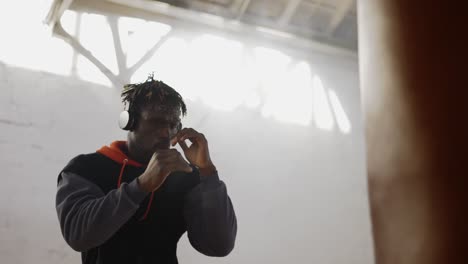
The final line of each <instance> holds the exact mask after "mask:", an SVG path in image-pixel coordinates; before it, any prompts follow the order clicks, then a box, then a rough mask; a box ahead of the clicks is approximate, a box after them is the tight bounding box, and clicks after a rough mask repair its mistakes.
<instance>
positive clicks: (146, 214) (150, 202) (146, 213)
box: [140, 192, 154, 220]
mask: <svg viewBox="0 0 468 264" xmlns="http://www.w3.org/2000/svg"><path fill="white" fill-rule="evenodd" d="M153 196H154V192H151V197H150V200H149V203H148V207H146V212H145V214H144V215H143V217H142V218H141V219H140V220H145V219H146V217H147V216H148V213H149V211H150V208H151V204H152V203H153Z"/></svg>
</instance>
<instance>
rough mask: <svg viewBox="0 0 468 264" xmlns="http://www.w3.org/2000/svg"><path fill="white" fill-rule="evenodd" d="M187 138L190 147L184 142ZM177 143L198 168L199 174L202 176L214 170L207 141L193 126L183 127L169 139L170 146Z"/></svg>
mask: <svg viewBox="0 0 468 264" xmlns="http://www.w3.org/2000/svg"><path fill="white" fill-rule="evenodd" d="M187 139H188V140H190V142H192V145H190V147H188V146H187V144H186V143H185V140H187ZM177 143H179V145H180V147H181V148H182V149H183V151H184V154H185V157H186V158H187V160H188V161H189V162H190V163H191V164H193V165H195V166H197V167H198V168H200V174H201V175H202V176H206V175H210V174H213V173H214V172H215V171H216V167H215V166H214V164H213V162H212V161H211V158H210V152H209V150H208V141H207V140H206V138H205V136H204V135H203V134H202V133H199V132H197V131H196V130H195V129H193V128H184V129H182V130H181V131H179V133H177V134H176V135H175V136H174V138H173V139H172V140H171V144H172V146H174V145H175V144H177Z"/></svg>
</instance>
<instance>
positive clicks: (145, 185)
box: [138, 149, 192, 192]
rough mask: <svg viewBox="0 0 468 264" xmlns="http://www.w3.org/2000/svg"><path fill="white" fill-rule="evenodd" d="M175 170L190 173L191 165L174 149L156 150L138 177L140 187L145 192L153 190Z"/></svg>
mask: <svg viewBox="0 0 468 264" xmlns="http://www.w3.org/2000/svg"><path fill="white" fill-rule="evenodd" d="M175 171H183V172H187V173H190V172H192V167H190V165H189V164H188V163H187V162H186V161H185V160H184V158H183V157H182V155H181V154H180V153H179V152H178V151H177V150H176V149H164V150H158V151H157V152H155V153H154V154H153V156H152V157H151V160H150V162H149V163H148V167H146V170H145V172H143V174H141V175H140V176H139V177H138V181H139V183H140V187H141V188H142V189H143V190H144V191H146V192H152V191H155V190H157V189H158V188H159V187H160V186H161V185H162V184H163V183H164V181H165V180H166V178H167V176H169V174H171V173H172V172H175Z"/></svg>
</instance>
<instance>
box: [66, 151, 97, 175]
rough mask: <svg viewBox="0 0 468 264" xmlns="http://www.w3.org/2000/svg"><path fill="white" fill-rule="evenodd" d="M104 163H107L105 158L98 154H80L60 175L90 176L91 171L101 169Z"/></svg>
mask: <svg viewBox="0 0 468 264" xmlns="http://www.w3.org/2000/svg"><path fill="white" fill-rule="evenodd" d="M103 162H105V157H103V156H102V155H101V154H99V153H97V152H93V153H87V154H79V155H77V156H75V157H74V158H72V159H71V160H70V161H69V162H68V163H67V164H66V165H65V167H64V168H63V169H62V170H61V172H60V174H61V173H63V172H69V173H74V174H78V175H86V174H89V170H93V169H94V168H96V167H100V165H101V164H102V163H103Z"/></svg>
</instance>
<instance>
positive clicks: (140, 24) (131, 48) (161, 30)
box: [118, 17, 171, 67]
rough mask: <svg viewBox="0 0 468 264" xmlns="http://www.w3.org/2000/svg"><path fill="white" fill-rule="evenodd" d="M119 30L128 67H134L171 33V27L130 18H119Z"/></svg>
mask: <svg viewBox="0 0 468 264" xmlns="http://www.w3.org/2000/svg"><path fill="white" fill-rule="evenodd" d="M118 28H119V35H120V41H121V43H122V49H123V51H124V53H125V55H126V56H127V67H131V66H133V65H134V64H135V63H136V62H137V61H138V60H140V59H141V58H142V57H143V56H144V55H145V54H146V53H147V52H148V51H149V50H150V49H151V48H152V47H153V46H154V45H156V44H157V43H158V42H159V41H160V39H161V38H162V37H163V36H165V35H166V34H168V33H169V32H170V31H171V26H169V25H166V24H162V23H157V22H150V21H146V20H143V19H138V18H130V17H121V18H119V21H118Z"/></svg>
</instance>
